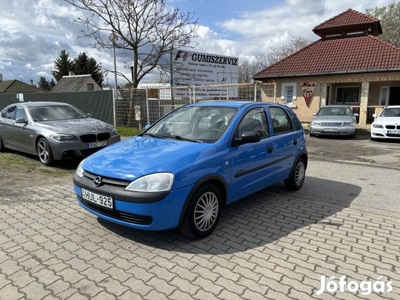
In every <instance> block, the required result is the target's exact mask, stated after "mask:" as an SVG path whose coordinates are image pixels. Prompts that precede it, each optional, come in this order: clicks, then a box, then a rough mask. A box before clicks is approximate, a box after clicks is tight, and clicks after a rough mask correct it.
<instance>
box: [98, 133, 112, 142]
mask: <svg viewBox="0 0 400 300" xmlns="http://www.w3.org/2000/svg"><path fill="white" fill-rule="evenodd" d="M109 138H110V133H109V132H103V133H99V134H98V135H97V140H98V141H107V140H108V139H109Z"/></svg>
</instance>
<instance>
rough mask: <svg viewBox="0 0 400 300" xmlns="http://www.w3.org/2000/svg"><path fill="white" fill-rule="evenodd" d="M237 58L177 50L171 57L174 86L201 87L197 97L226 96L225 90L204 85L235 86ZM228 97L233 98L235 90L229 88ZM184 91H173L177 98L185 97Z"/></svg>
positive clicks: (236, 80)
mask: <svg viewBox="0 0 400 300" xmlns="http://www.w3.org/2000/svg"><path fill="white" fill-rule="evenodd" d="M238 65H239V59H238V58H237V57H230V56H223V55H216V54H207V53H199V52H192V51H186V50H177V51H176V52H175V53H174V55H173V64H172V69H173V76H174V86H201V87H200V88H199V89H196V95H197V96H204V97H215V96H221V93H222V94H224V95H226V94H227V89H226V88H206V87H204V86H206V85H220V84H237V83H238ZM228 90H229V95H230V96H235V95H234V94H235V93H236V94H237V88H229V89H228ZM186 93H187V92H185V90H181V89H178V90H176V91H175V95H177V96H187V95H186ZM181 94H182V95H181Z"/></svg>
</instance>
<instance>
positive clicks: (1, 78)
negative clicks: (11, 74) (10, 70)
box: [0, 73, 3, 82]
mask: <svg viewBox="0 0 400 300" xmlns="http://www.w3.org/2000/svg"><path fill="white" fill-rule="evenodd" d="M2 81H3V74H1V73H0V82H2Z"/></svg>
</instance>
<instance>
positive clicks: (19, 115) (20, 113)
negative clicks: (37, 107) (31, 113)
mask: <svg viewBox="0 0 400 300" xmlns="http://www.w3.org/2000/svg"><path fill="white" fill-rule="evenodd" d="M19 118H24V119H25V120H26V119H27V117H26V113H25V109H23V108H22V107H18V108H17V114H16V116H15V120H17V119H19Z"/></svg>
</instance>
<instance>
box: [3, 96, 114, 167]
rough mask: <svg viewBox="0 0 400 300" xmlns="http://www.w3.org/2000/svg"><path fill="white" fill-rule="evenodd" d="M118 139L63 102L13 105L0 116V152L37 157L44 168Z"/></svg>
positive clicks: (110, 130) (107, 127)
mask: <svg viewBox="0 0 400 300" xmlns="http://www.w3.org/2000/svg"><path fill="white" fill-rule="evenodd" d="M120 139H121V138H120V135H119V134H118V132H117V131H116V130H115V128H114V127H113V126H111V125H110V124H107V123H105V122H102V121H100V120H97V119H94V118H91V117H89V116H88V115H87V114H85V113H83V112H82V111H80V110H79V109H78V108H76V107H74V106H72V105H70V104H67V103H61V102H21V103H14V104H11V105H9V106H7V107H5V108H4V109H3V110H2V111H1V113H0V151H1V150H3V149H4V148H8V149H13V150H16V151H20V152H24V153H28V154H32V155H37V156H38V157H39V159H40V161H41V162H42V163H43V164H45V165H52V164H53V162H54V161H55V160H62V159H68V158H77V157H85V156H88V155H90V154H92V153H94V152H95V151H97V150H100V149H101V148H104V147H105V146H108V145H111V144H113V143H115V142H118V141H120Z"/></svg>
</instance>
